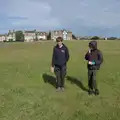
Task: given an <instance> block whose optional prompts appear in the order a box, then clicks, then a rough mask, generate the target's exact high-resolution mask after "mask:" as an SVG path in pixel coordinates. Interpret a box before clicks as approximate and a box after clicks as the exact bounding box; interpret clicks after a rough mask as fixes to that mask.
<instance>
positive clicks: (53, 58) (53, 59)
mask: <svg viewBox="0 0 120 120" xmlns="http://www.w3.org/2000/svg"><path fill="white" fill-rule="evenodd" d="M54 65H55V47H54V48H53V55H52V62H51V66H52V67H54Z"/></svg>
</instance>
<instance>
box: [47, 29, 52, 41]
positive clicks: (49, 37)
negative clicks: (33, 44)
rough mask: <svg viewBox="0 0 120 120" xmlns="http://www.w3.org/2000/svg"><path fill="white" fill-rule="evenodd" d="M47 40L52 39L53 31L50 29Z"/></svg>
mask: <svg viewBox="0 0 120 120" xmlns="http://www.w3.org/2000/svg"><path fill="white" fill-rule="evenodd" d="M47 40H51V32H50V31H49V33H48V35H47Z"/></svg>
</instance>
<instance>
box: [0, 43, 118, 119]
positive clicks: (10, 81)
mask: <svg viewBox="0 0 120 120" xmlns="http://www.w3.org/2000/svg"><path fill="white" fill-rule="evenodd" d="M65 44H66V45H67V46H68V48H69V51H70V56H71V57H70V61H69V63H68V74H67V75H68V76H70V77H71V78H74V79H72V80H76V81H77V83H75V82H71V81H70V80H67V79H66V86H65V87H66V89H65V92H60V93H57V92H56V91H55V87H54V86H53V85H52V84H50V83H48V82H46V83H45V82H44V80H45V79H46V78H48V79H49V80H50V78H51V79H52V78H53V77H54V74H52V73H50V70H49V68H50V64H51V55H52V49H53V46H54V45H55V43H53V42H41V43H1V44H0V120H119V118H120V65H119V62H120V41H98V46H99V48H100V50H101V51H102V52H103V55H104V63H103V65H102V66H101V69H100V71H99V72H98V73H97V82H98V87H99V89H100V95H99V96H94V95H93V96H88V94H87V92H86V91H85V90H84V88H87V84H88V83H87V68H86V61H85V60H84V54H85V53H86V52H87V49H88V41H68V42H65ZM49 77H50V78H49Z"/></svg>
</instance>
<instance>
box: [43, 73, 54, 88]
mask: <svg viewBox="0 0 120 120" xmlns="http://www.w3.org/2000/svg"><path fill="white" fill-rule="evenodd" d="M42 78H43V80H44V82H45V83H49V84H51V85H52V86H53V87H55V88H56V78H55V77H53V76H51V75H48V74H46V73H44V74H43V75H42Z"/></svg>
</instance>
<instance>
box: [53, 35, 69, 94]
mask: <svg viewBox="0 0 120 120" xmlns="http://www.w3.org/2000/svg"><path fill="white" fill-rule="evenodd" d="M56 42H57V45H56V46H55V47H54V48H53V56H52V65H51V72H55V75H56V88H57V91H58V92H59V91H64V82H65V75H66V69H67V68H66V65H67V62H68V60H69V51H68V48H67V47H66V46H65V45H64V44H63V38H62V37H58V38H57V39H56Z"/></svg>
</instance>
